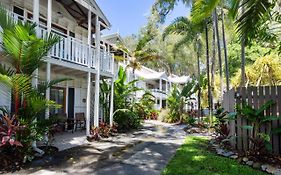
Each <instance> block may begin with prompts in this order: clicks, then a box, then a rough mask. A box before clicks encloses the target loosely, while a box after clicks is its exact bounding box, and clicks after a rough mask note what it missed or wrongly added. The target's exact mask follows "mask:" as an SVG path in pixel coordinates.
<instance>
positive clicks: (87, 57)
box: [9, 12, 114, 74]
mask: <svg viewBox="0 0 281 175" xmlns="http://www.w3.org/2000/svg"><path fill="white" fill-rule="evenodd" d="M9 14H10V15H11V16H12V17H13V19H15V21H19V20H22V21H31V20H30V19H28V18H25V17H23V16H21V15H18V14H16V13H13V12H9ZM38 30H39V37H44V36H46V35H47V33H48V32H47V27H46V26H44V25H42V24H40V25H39V29H38ZM51 32H52V33H54V34H56V35H59V36H60V37H61V40H60V42H58V43H57V44H56V45H54V46H53V48H52V49H51V50H50V53H49V57H50V58H49V59H56V60H59V61H62V62H63V61H65V62H68V63H73V64H75V65H78V66H85V67H91V68H92V69H96V70H97V69H98V66H97V63H98V58H97V56H96V52H97V48H96V47H95V46H94V45H89V44H87V43H85V42H83V41H82V40H79V39H77V38H74V37H71V36H69V35H67V34H65V33H62V32H61V31H59V30H56V29H54V28H52V29H51ZM99 59H100V72H101V73H106V74H113V66H114V56H113V54H111V53H109V52H107V51H105V50H104V49H100V58H99Z"/></svg>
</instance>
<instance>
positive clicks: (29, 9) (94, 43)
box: [0, 0, 114, 135]
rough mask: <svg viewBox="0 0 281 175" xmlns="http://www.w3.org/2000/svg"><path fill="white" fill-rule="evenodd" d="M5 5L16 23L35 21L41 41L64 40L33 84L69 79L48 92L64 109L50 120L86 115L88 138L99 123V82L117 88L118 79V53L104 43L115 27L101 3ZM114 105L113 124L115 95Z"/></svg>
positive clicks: (69, 0) (45, 0) (4, 101)
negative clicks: (105, 35)
mask: <svg viewBox="0 0 281 175" xmlns="http://www.w3.org/2000/svg"><path fill="white" fill-rule="evenodd" d="M1 5H2V6H4V7H5V9H7V11H8V13H9V14H10V15H11V16H12V17H13V18H14V19H15V21H18V20H21V21H31V22H34V23H36V24H37V28H36V32H37V35H38V37H43V36H45V35H46V34H47V33H48V32H52V33H55V34H57V35H59V36H60V37H61V41H60V42H59V43H57V44H56V45H55V46H54V47H53V48H52V49H51V51H50V52H49V54H48V56H47V57H46V59H45V64H44V66H42V67H41V68H40V69H39V70H38V71H36V72H35V73H34V74H35V75H36V77H37V78H35V80H34V81H33V83H34V84H37V83H38V81H42V80H46V81H50V80H52V79H55V78H70V79H71V80H69V81H65V82H63V83H60V84H59V85H57V86H56V87H54V88H51V89H48V90H47V92H46V99H51V100H54V101H55V102H56V103H58V104H60V105H61V106H62V108H61V109H55V110H50V111H46V118H48V117H49V116H50V115H53V114H66V115H67V117H68V118H75V115H76V114H78V113H80V114H81V113H82V114H84V115H85V119H86V134H87V135H89V134H90V126H91V125H92V124H93V125H95V126H98V125H99V115H100V114H99V93H100V87H99V86H100V80H101V79H102V78H106V79H111V85H112V87H113V78H114V66H113V65H114V57H113V54H112V53H110V48H109V47H105V46H104V45H102V44H101V31H102V30H104V29H107V28H109V27H110V23H109V21H108V19H107V18H106V16H105V15H104V13H103V12H102V10H101V9H100V8H99V6H98V5H97V3H96V1H95V0H1ZM1 90H2V89H1ZM1 90H0V91H1ZM111 93H112V94H113V88H112V91H111ZM1 94H3V93H1V92H0V96H1ZM2 96H3V95H2ZM2 96H1V99H0V106H6V107H7V109H10V108H11V105H10V104H11V99H10V97H6V96H3V97H2ZM110 102H111V104H110V106H111V109H110V113H111V114H110V116H111V117H110V123H111V124H112V121H113V118H112V114H113V95H111V99H110Z"/></svg>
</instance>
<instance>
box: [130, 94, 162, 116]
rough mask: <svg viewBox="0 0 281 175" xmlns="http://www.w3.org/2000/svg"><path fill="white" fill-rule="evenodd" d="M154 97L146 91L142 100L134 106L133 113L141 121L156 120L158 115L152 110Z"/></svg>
mask: <svg viewBox="0 0 281 175" xmlns="http://www.w3.org/2000/svg"><path fill="white" fill-rule="evenodd" d="M154 105H155V97H154V96H153V95H152V94H151V92H150V91H146V92H145V93H144V94H143V95H142V98H141V99H139V100H138V101H137V102H136V104H135V105H134V108H135V111H137V113H138V115H139V116H140V117H141V118H143V119H157V116H158V113H157V111H155V110H154Z"/></svg>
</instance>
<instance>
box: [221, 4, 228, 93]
mask: <svg viewBox="0 0 281 175" xmlns="http://www.w3.org/2000/svg"><path fill="white" fill-rule="evenodd" d="M221 23H222V26H221V28H222V29H221V30H222V39H223V50H224V64H225V78H226V90H227V91H228V90H229V71H228V58H227V46H226V38H225V31H224V12H223V8H221Z"/></svg>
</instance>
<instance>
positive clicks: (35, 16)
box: [33, 0, 40, 36]
mask: <svg viewBox="0 0 281 175" xmlns="http://www.w3.org/2000/svg"><path fill="white" fill-rule="evenodd" d="M39 1H40V0H33V22H34V23H35V24H36V25H37V27H36V34H37V36H38V35H39V22H40V21H39V16H40V12H39V9H40V2H39Z"/></svg>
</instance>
